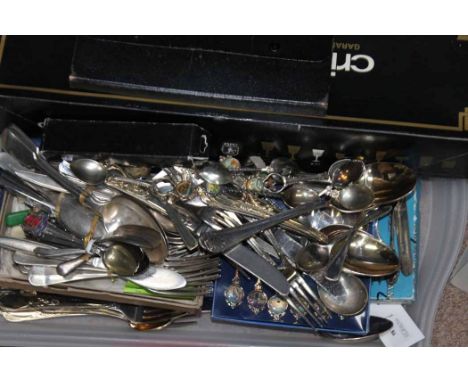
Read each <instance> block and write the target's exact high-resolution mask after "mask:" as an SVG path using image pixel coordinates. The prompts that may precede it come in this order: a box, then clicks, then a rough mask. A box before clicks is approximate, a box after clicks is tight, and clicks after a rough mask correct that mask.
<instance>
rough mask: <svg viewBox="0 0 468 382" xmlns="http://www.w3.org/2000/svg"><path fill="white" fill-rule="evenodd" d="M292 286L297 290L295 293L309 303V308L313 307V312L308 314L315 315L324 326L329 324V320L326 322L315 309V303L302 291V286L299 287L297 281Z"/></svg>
mask: <svg viewBox="0 0 468 382" xmlns="http://www.w3.org/2000/svg"><path fill="white" fill-rule="evenodd" d="M291 286H292V287H293V288H294V289H295V291H296V292H297V293H298V294H299V295H300V296H301V297H302V298H303V299H304V300H305V301H307V304H308V305H309V307H311V309H312V310H311V311H310V312H309V311H308V313H309V314H313V315H314V317H315V318H316V319H317V320H318V321H320V322H322V323H323V324H325V323H326V322H327V320H326V319H325V318H324V317H322V315H321V314H320V312H318V311H317V310H316V308H315V306H316V304H315V302H314V301H312V300H310V298H309V297H308V296H307V294H306V293H305V292H304V291H303V290H302V288H301V287H300V285H299V284H298V283H297V282H296V281H293V282H292V283H291ZM300 301H302V300H300ZM304 305H305V304H304ZM312 311H313V312H312Z"/></svg>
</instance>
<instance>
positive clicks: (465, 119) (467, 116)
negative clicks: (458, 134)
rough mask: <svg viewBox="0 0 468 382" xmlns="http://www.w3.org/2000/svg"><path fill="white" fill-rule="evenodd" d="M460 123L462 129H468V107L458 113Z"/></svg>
mask: <svg viewBox="0 0 468 382" xmlns="http://www.w3.org/2000/svg"><path fill="white" fill-rule="evenodd" d="M458 123H459V125H460V128H461V129H462V130H464V131H468V107H467V108H465V111H464V112H461V113H459V114H458Z"/></svg>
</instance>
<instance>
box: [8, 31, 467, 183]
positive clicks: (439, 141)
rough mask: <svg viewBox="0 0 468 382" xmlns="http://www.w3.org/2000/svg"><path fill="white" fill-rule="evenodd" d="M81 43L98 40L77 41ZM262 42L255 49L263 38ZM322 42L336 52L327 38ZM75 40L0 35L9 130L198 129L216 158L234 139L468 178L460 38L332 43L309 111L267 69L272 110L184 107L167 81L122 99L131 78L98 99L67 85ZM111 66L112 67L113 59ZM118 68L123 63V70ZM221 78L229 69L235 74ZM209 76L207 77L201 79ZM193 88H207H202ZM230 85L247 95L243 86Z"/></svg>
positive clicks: (241, 46) (194, 42)
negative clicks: (71, 125)
mask: <svg viewBox="0 0 468 382" xmlns="http://www.w3.org/2000/svg"><path fill="white" fill-rule="evenodd" d="M276 39H277V38H274V39H273V40H268V41H275V40H276ZM88 40H91V41H92V40H95V39H94V38H91V39H86V38H82V39H78V41H88ZM110 40H112V43H113V44H114V43H115V41H118V42H119V43H125V44H130V45H132V46H133V45H134V42H135V41H136V42H137V43H138V44H139V45H148V46H150V47H155V46H157V47H159V48H161V47H163V48H164V47H165V48H167V49H168V50H174V49H176V50H177V49H179V48H180V49H181V50H183V51H184V52H185V51H186V50H187V49H189V50H190V49H191V50H193V51H194V52H202V53H205V52H220V51H221V52H223V49H225V50H224V52H225V53H226V55H231V56H236V57H238V56H248V57H250V56H261V59H260V61H262V62H270V64H271V62H277V61H278V59H282V60H295V61H298V62H301V57H302V58H303V61H305V62H313V61H314V60H315V59H316V58H317V57H322V58H323V57H324V56H323V54H322V53H323V52H325V50H326V49H325V48H323V45H321V44H324V41H325V40H324V38H321V40H320V41H322V42H321V43H319V42H318V41H319V40H317V41H316V42H315V44H316V46H318V47H320V46H322V48H321V49H319V50H317V51H316V52H318V53H316V54H317V56H316V57H315V56H314V54H311V53H310V49H309V48H310V46H311V44H312V42H311V41H313V40H311V37H294V39H293V40H290V39H289V40H287V41H286V42H283V43H282V44H279V45H275V44H274V43H273V45H271V44H272V43H266V42H265V41H263V42H261V43H259V44H258V45H255V44H253V45H252V44H249V43H247V42H248V41H251V39H250V40H249V39H247V40H246V39H245V38H239V39H235V38H232V39H230V40H229V41H228V40H223V39H221V38H218V39H216V38H214V39H211V40H210V38H208V39H205V38H201V37H179V38H177V37H138V36H133V37H112V38H99V41H104V42H106V41H107V42H108V41H110ZM258 41H262V40H261V38H259V40H258ZM329 42H330V44H332V41H331V39H329ZM76 43H77V39H76V38H75V37H72V36H65V37H61V36H57V37H49V36H48V37H27V36H24V37H16V36H8V37H3V38H2V40H1V44H0V107H1V108H3V113H1V114H0V118H2V119H3V121H4V122H9V121H13V122H16V123H18V124H19V125H20V126H22V127H23V128H25V129H27V130H28V131H29V132H30V133H34V132H36V133H37V130H38V129H37V126H38V124H39V123H40V122H42V121H43V120H44V119H45V118H48V117H49V118H60V119H75V120H80V119H81V120H103V121H140V122H158V123H195V124H198V125H199V126H201V127H203V128H205V129H207V130H208V131H210V132H211V134H212V145H211V146H212V147H213V148H214V150H213V151H212V152H211V154H212V155H217V154H219V151H220V149H221V146H222V144H223V143H224V142H238V143H240V144H241V146H242V147H241V148H242V151H241V156H247V155H251V154H260V155H263V156H266V157H273V156H276V155H290V156H294V157H295V158H296V159H298V160H299V162H300V164H301V165H302V167H303V168H304V169H305V170H318V169H322V168H326V166H327V165H328V164H329V163H331V162H332V161H333V160H335V159H336V158H337V157H341V156H354V157H356V156H362V157H364V158H365V159H366V160H367V161H374V160H382V159H387V160H402V161H405V162H406V163H408V164H409V165H411V166H412V167H414V168H415V169H418V171H419V173H420V174H422V175H440V176H455V177H468V161H467V156H468V133H467V129H466V123H467V122H466V121H467V118H466V115H467V110H466V109H465V108H466V107H467V106H468V92H466V89H467V86H466V81H467V79H468V76H467V74H468V73H467V72H468V57H467V56H468V46H467V43H466V42H465V41H464V39H463V38H459V37H457V36H443V37H417V36H415V37H413V36H412V37H375V36H374V37H373V36H366V37H335V39H334V41H333V44H334V45H332V46H331V47H330V49H331V48H332V47H333V54H331V55H330V57H329V65H330V68H329V70H327V73H326V77H325V78H323V80H317V81H319V82H320V84H319V83H314V84H312V86H311V88H313V89H322V90H321V93H320V94H322V96H323V94H324V93H323V89H325V88H326V89H329V92H328V91H327V92H326V93H327V94H326V95H325V96H324V97H322V100H324V99H328V103H326V102H323V103H322V105H321V107H317V105H320V102H318V101H319V98H318V97H317V98H316V99H315V101H317V102H314V101H313V99H314V98H310V97H309V100H310V101H311V102H309V103H310V104H309V105H302V106H301V107H299V108H298V107H295V106H297V105H294V102H289V101H291V100H293V101H294V100H298V99H301V97H302V99H303V100H304V99H306V100H307V95H310V94H311V93H310V92H307V86H301V87H300V88H298V89H296V90H297V92H295V93H294V97H293V96H291V97H289V101H288V102H286V103H282V102H277V101H280V98H278V97H279V96H278V97H277V98H274V95H275V94H277V95H278V94H281V92H280V91H278V92H277V93H274V92H275V91H276V90H277V89H275V88H274V87H272V88H268V86H267V85H268V84H265V82H266V81H268V79H270V81H272V79H274V76H275V74H276V72H275V71H274V70H272V72H271V73H269V76H264V77H260V76H259V77H258V78H259V79H261V78H263V79H262V81H261V82H262V84H259V85H258V87H257V88H256V91H257V90H258V89H263V90H265V89H267V90H268V89H270V90H271V91H273V93H271V94H273V95H271V94H270V95H271V97H272V98H271V100H272V102H268V103H265V102H262V101H261V100H260V102H257V101H258V99H257V100H251V99H250V98H249V97H245V98H246V99H241V100H232V99H231V100H226V102H222V101H223V97H207V96H202V97H198V96H197V94H196V91H194V92H193V94H189V95H190V97H189V98H190V99H189V98H186V97H185V95H186V92H185V90H187V89H185V90H184V92H185V93H184V94H182V96H181V97H179V96H180V94H179V95H178V96H177V97H170V96H169V95H168V94H169V92H167V91H165V90H164V89H167V86H168V85H167V84H170V82H166V88H164V86H163V87H162V88H161V89H162V90H161V91H160V92H159V93H158V94H157V95H156V93H155V92H149V93H145V94H143V93H141V92H140V90H141V89H139V90H138V92H136V93H134V92H133V91H129V89H128V86H127V85H125V84H126V83H128V84H130V82H131V81H129V80H127V82H125V81H124V82H123V84H124V85H125V86H122V87H120V86H119V87H106V89H104V87H103V88H101V89H100V91H99V92H98V91H96V90H90V89H84V90H83V89H78V88H72V87H71V86H70V78H71V79H72V82H73V86H74V87H80V88H82V87H83V86H84V87H88V86H91V85H89V84H86V85H85V84H84V83H83V81H78V80H77V81H74V77H73V76H75V75H76V74H78V72H77V71H76V69H77V66H73V63H74V57H75V59H76V58H77V57H78V56H77V54H76V53H77V49H78V48H79V46H78V45H77V44H76ZM271 46H273V47H274V49H273V50H272V49H271ZM278 46H279V49H278ZM265 47H268V49H267V48H265ZM288 48H289V49H288ZM314 52H315V51H314ZM320 52H322V53H320ZM275 55H279V56H275ZM363 56H367V57H363ZM204 57H211V56H210V55H209V54H208V55H205V56H204ZM278 57H279V58H278ZM369 57H370V58H371V60H372V61H370V60H369ZM166 58H167V57H166ZM107 60H108V61H111V60H112V57H107ZM319 61H320V60H319ZM170 62H171V61H169V64H170ZM206 62H207V65H208V63H209V62H213V61H210V60H208V59H207V61H206ZM166 63H167V62H166ZM372 63H373V67H372V68H371V69H369V68H370V67H371V66H372V65H371V64H372ZM75 64H76V62H75ZM99 65H100V72H99V73H101V74H100V75H102V73H103V72H102V69H103V68H105V63H102V62H99ZM178 65H179V66H178V67H179V68H183V67H184V66H183V65H182V64H180V63H179V64H178ZM268 65H269V64H268ZM268 65H266V66H265V67H268ZM305 66H307V65H305ZM308 67H309V68H310V67H311V66H308ZM333 67H334V68H335V70H332V68H333ZM123 68H124V66H122V65H121V66H120V69H119V70H122V69H123ZM223 70H224V72H225V73H227V72H229V70H232V67H229V66H228V67H226V68H224V69H223ZM223 70H221V71H220V72H219V73H223ZM319 72H320V73H322V72H323V65H322V67H321V68H320V70H318V71H317V73H319ZM333 72H334V75H333ZM209 73H210V72H209V71H207V72H206V73H205V74H204V78H205V77H206V80H207V81H209V78H208V77H207V76H208V75H209ZM252 73H254V72H252ZM317 73H316V74H317ZM120 74H122V75H127V76H128V75H129V73H120ZM130 74H131V73H130ZM100 75H99V76H100ZM301 75H302V74H301V72H298V73H294V75H293V76H292V77H291V78H293V77H294V78H296V80H297V79H298V78H301ZM99 76H96V77H95V78H94V79H93V81H92V82H93V85H92V86H96V84H98V85H99V81H98V80H99V79H100V78H99ZM314 76H315V75H312V74H311V73H309V77H307V75H306V74H305V73H304V75H303V78H319V77H320V76H316V77H314ZM84 77H85V78H93V77H92V76H90V75H87V76H84ZM149 78H150V77H145V80H146V79H149ZM184 78H185V85H186V86H189V85H190V81H188V80H189V79H190V78H191V77H190V76H187V77H184ZM239 78H240V77H239ZM239 78H237V80H238V79H239ZM150 79H151V80H155V78H150ZM217 79H218V80H219V81H225V84H226V86H227V88H228V89H230V90H232V89H233V86H232V85H230V84H229V83H230V81H232V78H229V77H226V78H223V76H220V75H218V77H217ZM94 80H96V81H94ZM195 84H197V86H200V85H203V81H201V80H199V81H198V82H195ZM324 84H326V86H323V85H324ZM158 85H159V84H158V83H156V82H155V83H153V84H152V86H151V87H152V88H158ZM229 86H230V87H229ZM219 88H222V86H221V85H219V84H217V87H216V89H219ZM213 89H215V88H213ZM238 89H243V90H245V91H246V88H245V87H242V86H240V87H238ZM194 90H197V89H196V88H194ZM247 90H249V89H247ZM280 90H282V89H280ZM289 90H291V89H289ZM289 90H288V94H291V93H290V92H289ZM104 91H106V92H111V93H104ZM252 93H255V92H254V91H252ZM187 94H188V93H187ZM216 94H217V93H215V92H213V95H216ZM230 94H233V91H231V92H230ZM317 94H318V93H317ZM260 98H261V97H260ZM238 101H239V102H238ZM266 104H268V105H267V107H266V108H265V105H266ZM262 105H263V106H262ZM324 107H327V114H326V115H321V113H322V112H323V108H324ZM142 139H144V137H142Z"/></svg>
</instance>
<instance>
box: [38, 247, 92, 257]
mask: <svg viewBox="0 0 468 382" xmlns="http://www.w3.org/2000/svg"><path fill="white" fill-rule="evenodd" d="M85 252H86V251H85V250H84V249H83V248H63V249H62V248H59V249H49V248H36V249H35V250H34V254H35V255H36V256H38V257H52V258H54V257H61V256H71V255H82V254H84V253H85Z"/></svg>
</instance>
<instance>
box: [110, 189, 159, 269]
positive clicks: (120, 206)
mask: <svg viewBox="0 0 468 382" xmlns="http://www.w3.org/2000/svg"><path fill="white" fill-rule="evenodd" d="M102 220H103V223H104V227H105V229H106V231H107V232H108V233H112V232H114V231H116V230H117V228H119V227H121V226H124V225H136V226H144V227H149V228H152V229H153V230H155V231H157V232H158V233H159V235H160V238H161V242H160V244H159V245H158V246H157V247H155V248H150V249H146V250H145V253H146V254H147V255H148V257H149V259H150V261H151V263H154V264H160V263H161V262H162V261H164V259H165V258H166V257H167V255H168V247H167V238H166V236H165V234H164V232H163V231H162V230H161V228H160V227H159V225H158V223H157V222H156V220H155V219H154V218H153V217H152V216H151V214H150V213H149V212H148V211H146V210H145V209H144V208H143V207H141V206H140V205H139V204H138V203H136V202H135V201H133V200H132V199H129V198H127V197H124V196H117V197H115V198H113V199H112V200H111V201H110V202H109V203H108V204H106V205H105V206H104V208H103V209H102Z"/></svg>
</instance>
